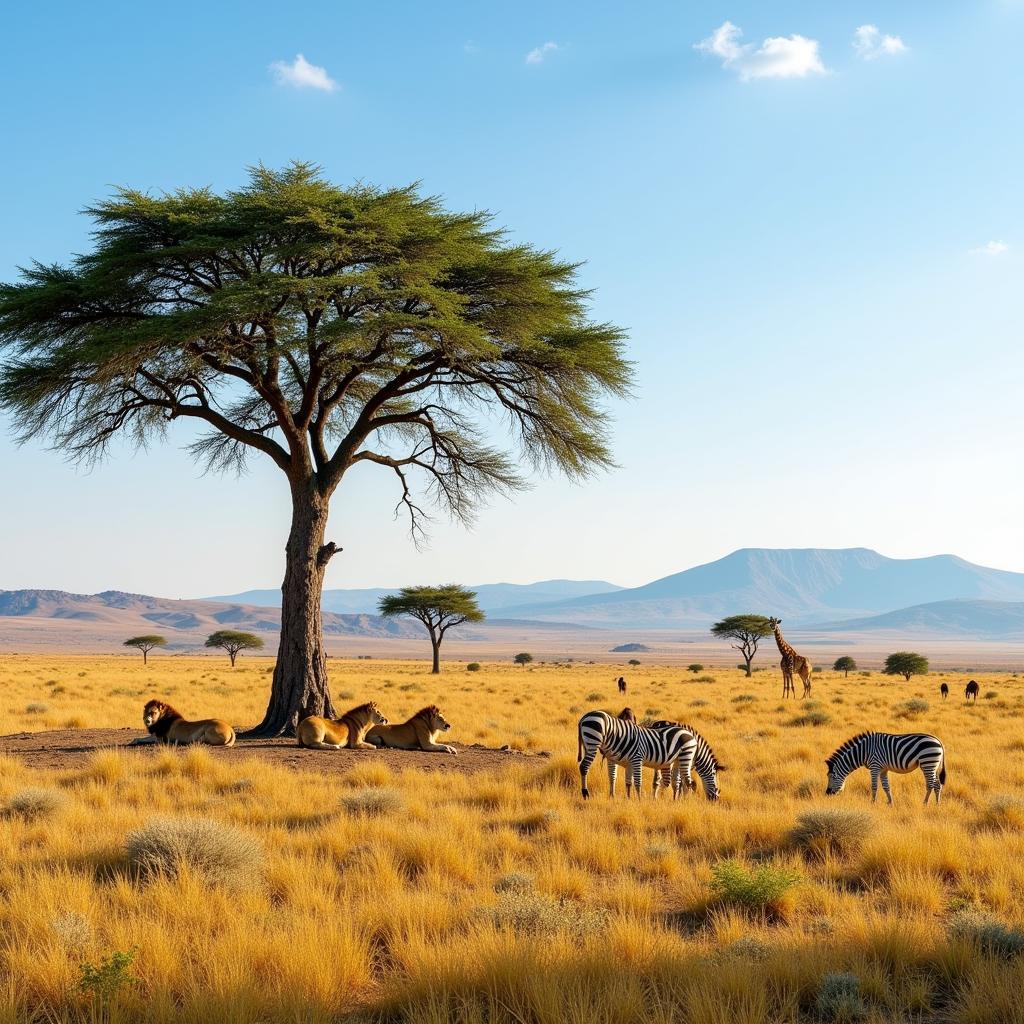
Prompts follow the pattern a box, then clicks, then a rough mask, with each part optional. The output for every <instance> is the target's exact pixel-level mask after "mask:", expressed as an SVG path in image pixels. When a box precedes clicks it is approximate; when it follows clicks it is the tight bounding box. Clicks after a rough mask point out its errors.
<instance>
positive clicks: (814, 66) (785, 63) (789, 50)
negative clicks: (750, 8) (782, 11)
mask: <svg viewBox="0 0 1024 1024" xmlns="http://www.w3.org/2000/svg"><path fill="white" fill-rule="evenodd" d="M742 35H743V32H742V30H741V29H740V28H739V27H738V26H736V25H734V24H733V23H732V22H731V21H726V22H723V23H722V24H721V25H720V26H719V27H718V28H717V29H715V31H714V32H713V33H712V34H711V35H710V36H708V38H707V39H702V40H701V41H700V42H699V43H696V44H694V49H695V50H699V51H700V52H701V53H710V54H711V55H712V56H713V57H718V58H720V59H721V61H722V67H724V68H729V69H730V70H731V71H735V72H736V73H737V74H738V75H739V76H740V78H741V79H742V80H743V81H744V82H746V81H749V80H750V79H752V78H805V77H806V76H807V75H823V74H825V65H824V64H822V62H821V54H820V53H819V52H818V41H817V39H808V38H807V37H806V36H799V35H792V36H770V37H769V38H767V39H766V40H765V41H764V42H763V43H762V44H761V45H760V46H757V47H755V46H754V45H753V43H741V42H740V41H739V40H740V36H742Z"/></svg>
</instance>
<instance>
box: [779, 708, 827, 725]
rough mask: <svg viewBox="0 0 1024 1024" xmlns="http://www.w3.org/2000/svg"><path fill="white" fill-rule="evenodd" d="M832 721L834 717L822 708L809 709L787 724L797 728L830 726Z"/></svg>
mask: <svg viewBox="0 0 1024 1024" xmlns="http://www.w3.org/2000/svg"><path fill="white" fill-rule="evenodd" d="M831 721H832V717H831V716H830V715H829V714H828V713H827V712H825V711H822V710H821V709H820V708H808V709H807V710H805V711H804V712H803V713H802V714H799V715H796V716H795V717H794V718H791V719H790V720H789V721H788V722H787V723H786V724H787V725H795V726H803V725H828V724H829V722H831Z"/></svg>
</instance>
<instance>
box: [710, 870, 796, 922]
mask: <svg viewBox="0 0 1024 1024" xmlns="http://www.w3.org/2000/svg"><path fill="white" fill-rule="evenodd" d="M799 883H800V875H799V874H798V873H797V872H795V871H788V870H786V869H784V868H776V867H772V866H771V865H770V864H763V865H761V866H760V867H758V868H756V869H751V870H747V869H746V868H744V867H743V865H742V864H740V863H739V862H738V861H735V860H726V861H722V862H721V863H719V864H716V865H715V866H714V867H713V868H712V869H711V892H712V894H713V895H714V896H715V898H716V899H718V900H720V901H721V902H722V903H725V904H727V905H729V906H733V907H736V908H738V909H740V910H746V911H753V912H755V913H760V914H772V913H777V912H778V911H779V910H780V909H781V907H782V903H783V900H784V899H785V897H786V896H787V895H788V893H789V892H790V890H792V889H793V888H794V887H795V886H796V885H798V884H799Z"/></svg>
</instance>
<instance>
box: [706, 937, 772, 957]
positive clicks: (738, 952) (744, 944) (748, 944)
mask: <svg viewBox="0 0 1024 1024" xmlns="http://www.w3.org/2000/svg"><path fill="white" fill-rule="evenodd" d="M771 955H772V948H771V946H769V945H768V943H767V942H763V941H762V940H761V939H758V938H755V937H754V936H753V935H744V936H743V937H742V938H740V939H736V940H735V941H734V942H730V943H729V945H727V946H723V947H722V949H720V950H719V951H718V956H717V957H716V959H718V960H749V961H753V962H754V963H758V962H760V961H761V960H767V959H768V958H769V957H770V956H771Z"/></svg>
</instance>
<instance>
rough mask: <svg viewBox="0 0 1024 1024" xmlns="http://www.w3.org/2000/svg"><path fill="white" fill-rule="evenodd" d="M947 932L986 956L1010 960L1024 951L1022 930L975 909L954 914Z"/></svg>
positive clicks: (1023, 933)
mask: <svg viewBox="0 0 1024 1024" xmlns="http://www.w3.org/2000/svg"><path fill="white" fill-rule="evenodd" d="M949 934H950V937H951V938H953V939H959V940H960V941H962V942H971V943H973V944H975V945H977V946H978V948H979V949H980V950H981V951H982V953H985V954H986V955H987V956H994V957H1000V958H1001V959H1003V960H1011V959H1013V958H1014V957H1017V956H1020V955H1021V954H1022V953H1024V931H1022V930H1021V929H1020V928H1011V927H1009V926H1007V925H1005V924H1003V922H1002V921H1000V920H998V919H997V918H995V917H991V916H990V915H988V914H982V913H979V912H978V911H976V910H964V911H961V912H960V913H959V914H955V915H954V916H953V918H952V920H951V921H950V923H949Z"/></svg>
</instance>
